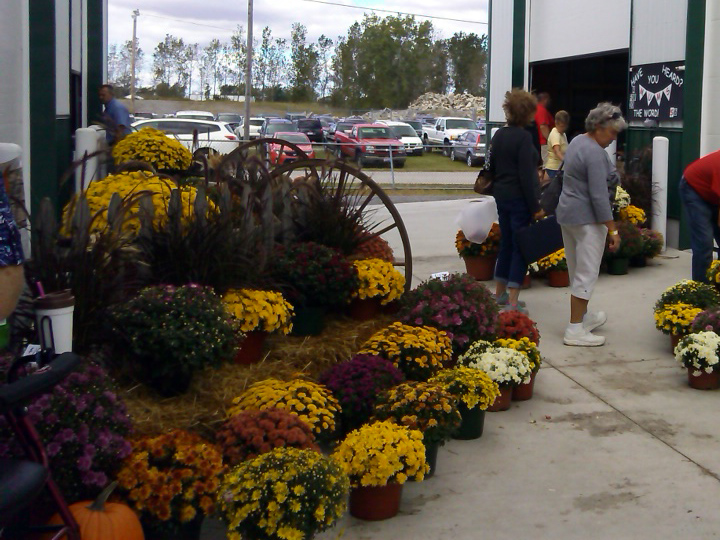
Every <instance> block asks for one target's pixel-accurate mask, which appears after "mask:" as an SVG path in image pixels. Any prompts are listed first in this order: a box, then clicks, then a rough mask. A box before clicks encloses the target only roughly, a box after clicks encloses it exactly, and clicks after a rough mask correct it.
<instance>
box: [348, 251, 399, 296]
mask: <svg viewBox="0 0 720 540" xmlns="http://www.w3.org/2000/svg"><path fill="white" fill-rule="evenodd" d="M353 266H354V267H355V270H357V275H358V281H359V286H358V288H357V289H356V290H355V291H353V295H352V296H353V298H359V299H361V300H364V299H366V298H380V303H381V304H382V305H385V304H389V303H390V302H392V301H394V300H397V299H398V298H400V296H402V294H403V292H404V291H405V276H403V275H402V274H401V273H400V272H398V271H397V270H396V269H395V267H394V266H393V265H392V263H389V262H386V261H383V260H381V259H362V260H359V261H353Z"/></svg>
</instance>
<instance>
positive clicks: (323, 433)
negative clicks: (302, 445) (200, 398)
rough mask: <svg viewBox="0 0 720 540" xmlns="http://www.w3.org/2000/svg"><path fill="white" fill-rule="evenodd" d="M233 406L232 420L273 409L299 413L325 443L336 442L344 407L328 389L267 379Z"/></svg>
mask: <svg viewBox="0 0 720 540" xmlns="http://www.w3.org/2000/svg"><path fill="white" fill-rule="evenodd" d="M232 404H233V406H232V407H231V408H230V410H229V411H228V416H234V415H236V414H238V413H240V412H242V411H246V410H253V409H254V410H257V409H267V408H270V407H274V408H278V409H284V410H286V411H288V412H292V413H295V414H296V415H298V417H299V418H300V420H302V421H303V422H305V423H306V424H308V425H309V426H310V427H311V428H312V430H313V433H315V435H316V437H317V438H318V439H319V440H321V441H329V440H331V439H332V436H333V434H334V432H335V429H336V421H337V418H338V416H339V415H340V412H341V407H340V404H339V403H338V401H337V399H335V397H334V396H333V395H332V392H330V390H329V389H328V388H326V387H325V386H323V385H321V384H317V383H314V382H310V381H305V380H302V379H293V380H291V381H287V382H286V381H280V380H278V379H265V380H264V381H259V382H256V383H255V384H252V385H250V386H249V387H248V389H247V390H245V392H243V393H242V394H241V395H240V396H238V397H236V398H235V399H233V401H232Z"/></svg>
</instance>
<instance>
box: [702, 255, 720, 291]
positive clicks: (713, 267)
mask: <svg viewBox="0 0 720 540" xmlns="http://www.w3.org/2000/svg"><path fill="white" fill-rule="evenodd" d="M705 275H706V276H707V279H708V281H709V282H710V283H711V284H712V285H713V287H715V288H716V289H720V261H719V260H717V259H715V260H713V261H712V262H711V263H710V266H708V269H707V272H706V273H705Z"/></svg>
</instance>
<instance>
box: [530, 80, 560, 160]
mask: <svg viewBox="0 0 720 540" xmlns="http://www.w3.org/2000/svg"><path fill="white" fill-rule="evenodd" d="M549 106H550V94H548V93H547V92H540V93H539V94H538V95H537V110H536V111H535V124H536V125H537V129H538V138H539V139H540V158H541V159H542V166H543V167H545V162H546V161H547V157H548V149H547V140H548V137H549V136H550V130H552V128H554V127H555V122H553V117H552V114H550V111H548V109H547V108H548V107H549Z"/></svg>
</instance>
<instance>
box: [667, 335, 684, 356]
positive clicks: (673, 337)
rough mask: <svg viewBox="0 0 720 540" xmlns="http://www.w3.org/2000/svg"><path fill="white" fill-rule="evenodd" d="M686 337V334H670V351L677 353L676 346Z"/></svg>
mask: <svg viewBox="0 0 720 540" xmlns="http://www.w3.org/2000/svg"><path fill="white" fill-rule="evenodd" d="M684 337H685V334H670V351H671V352H672V353H673V354H675V347H677V346H678V343H680V340H681V339H682V338H684Z"/></svg>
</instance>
